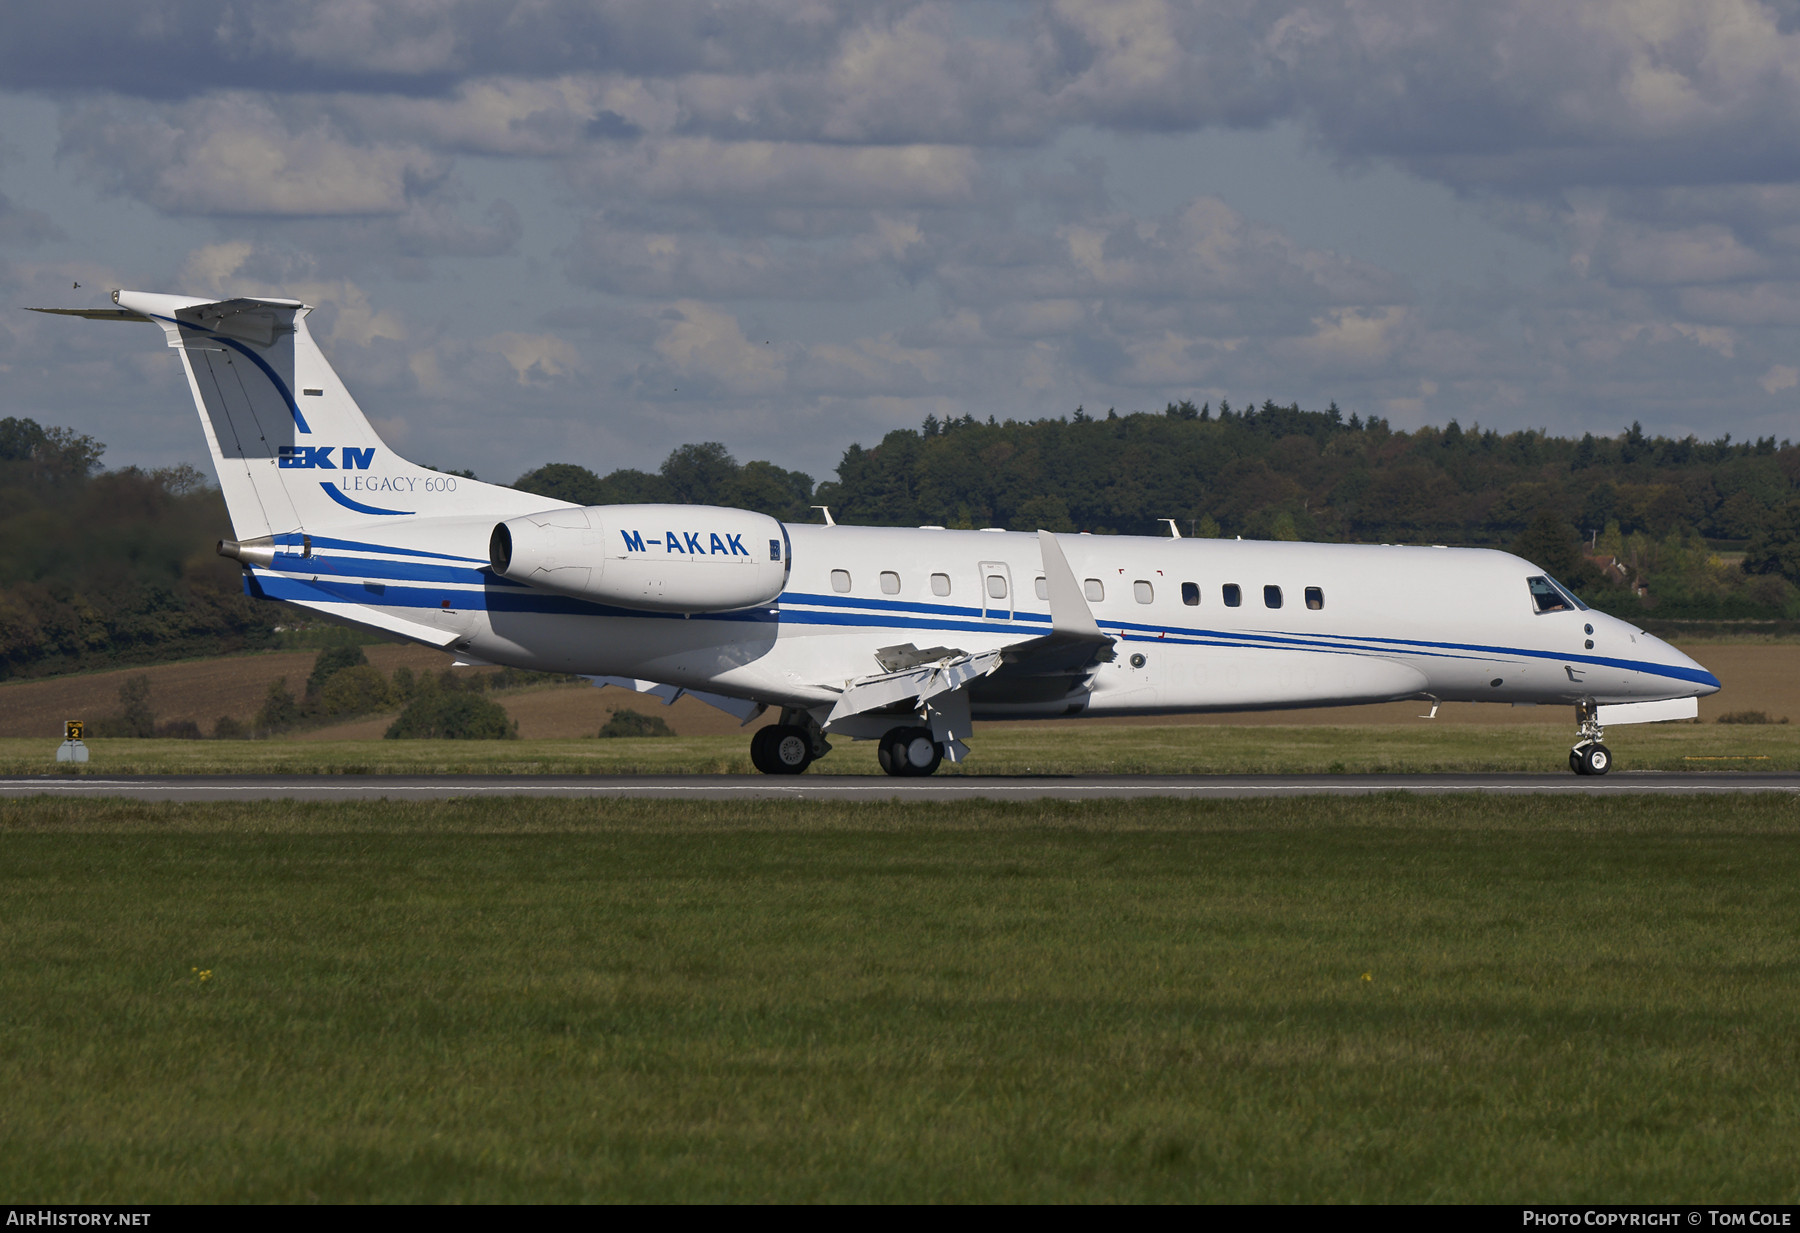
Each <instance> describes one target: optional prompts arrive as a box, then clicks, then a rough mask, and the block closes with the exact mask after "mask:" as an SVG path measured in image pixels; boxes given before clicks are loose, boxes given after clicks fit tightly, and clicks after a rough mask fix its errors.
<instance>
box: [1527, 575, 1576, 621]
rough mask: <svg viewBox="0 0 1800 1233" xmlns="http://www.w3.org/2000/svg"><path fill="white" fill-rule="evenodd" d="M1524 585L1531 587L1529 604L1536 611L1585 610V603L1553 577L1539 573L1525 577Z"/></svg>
mask: <svg viewBox="0 0 1800 1233" xmlns="http://www.w3.org/2000/svg"><path fill="white" fill-rule="evenodd" d="M1525 585H1526V586H1528V587H1530V588H1531V604H1532V608H1533V610H1535V611H1537V612H1574V611H1581V612H1586V611H1587V605H1586V604H1584V603H1582V602H1581V601H1580V600H1579V599H1576V598H1575V593H1574V592H1573V591H1571V590H1569V588H1568V587H1565V586H1564V585H1563V584H1562V583H1560V582H1558V581H1557V580H1556V579H1554V578H1551V577H1547V576H1545V575H1541V574H1540V575H1539V576H1538V577H1536V578H1527V579H1526V580H1525Z"/></svg>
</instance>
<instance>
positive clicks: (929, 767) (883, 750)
mask: <svg viewBox="0 0 1800 1233" xmlns="http://www.w3.org/2000/svg"><path fill="white" fill-rule="evenodd" d="M875 757H876V760H877V761H879V762H880V763H881V769H882V770H884V771H886V772H887V773H888V774H890V775H903V776H915V775H929V774H931V773H932V772H933V771H935V770H937V768H938V764H939V763H941V762H943V760H944V747H943V746H942V745H940V744H938V743H937V742H936V741H934V740H932V739H931V729H930V728H895V729H893V730H892V731H890V732H889V733H888V734H887V735H886V736H884V737H882V738H881V744H880V746H879V747H878V748H877V749H876V751H875Z"/></svg>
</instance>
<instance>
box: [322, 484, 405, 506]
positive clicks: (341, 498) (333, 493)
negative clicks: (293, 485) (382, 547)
mask: <svg viewBox="0 0 1800 1233" xmlns="http://www.w3.org/2000/svg"><path fill="white" fill-rule="evenodd" d="M319 487H321V488H323V489H324V490H325V495H326V496H328V497H330V498H331V499H332V500H333V501H336V502H337V503H338V504H339V505H341V506H343V507H344V508H345V509H353V510H355V511H356V512H357V513H359V514H410V513H412V512H413V511H412V510H409V509H376V508H375V507H374V506H373V505H364V504H363V503H362V502H361V501H352V500H351V499H350V498H349V497H347V496H345V495H344V494H343V493H341V492H339V491H338V486H337V485H336V484H333V483H330V482H328V481H321V482H320V484H319Z"/></svg>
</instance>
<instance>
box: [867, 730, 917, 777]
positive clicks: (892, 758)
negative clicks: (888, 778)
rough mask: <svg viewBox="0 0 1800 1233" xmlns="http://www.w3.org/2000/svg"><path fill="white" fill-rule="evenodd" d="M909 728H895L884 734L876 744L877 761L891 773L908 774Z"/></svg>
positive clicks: (883, 768)
mask: <svg viewBox="0 0 1800 1233" xmlns="http://www.w3.org/2000/svg"><path fill="white" fill-rule="evenodd" d="M909 731H910V729H908V728H894V729H893V730H891V731H889V732H888V733H886V734H885V735H883V736H882V738H881V741H880V742H879V743H878V744H877V745H876V746H875V761H877V762H879V763H881V769H882V770H884V771H886V772H887V773H888V774H890V775H894V776H899V775H904V774H906V741H907V733H908V732H909Z"/></svg>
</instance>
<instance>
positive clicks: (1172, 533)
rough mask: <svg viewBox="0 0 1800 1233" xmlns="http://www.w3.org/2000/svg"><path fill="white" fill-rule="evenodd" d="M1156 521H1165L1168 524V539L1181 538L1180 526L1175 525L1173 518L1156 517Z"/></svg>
mask: <svg viewBox="0 0 1800 1233" xmlns="http://www.w3.org/2000/svg"><path fill="white" fill-rule="evenodd" d="M1157 521H1158V522H1166V523H1168V524H1169V538H1170V539H1180V538H1181V528H1180V527H1178V526H1176V525H1175V520H1174V519H1173V518H1158V519H1157Z"/></svg>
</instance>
